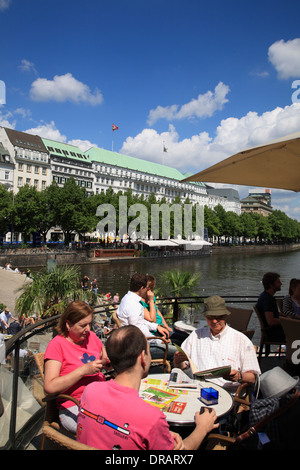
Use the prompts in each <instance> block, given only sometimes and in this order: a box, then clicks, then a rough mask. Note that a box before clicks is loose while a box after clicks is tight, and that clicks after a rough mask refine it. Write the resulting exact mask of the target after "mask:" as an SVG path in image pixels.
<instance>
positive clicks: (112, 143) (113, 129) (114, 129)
mask: <svg viewBox="0 0 300 470" xmlns="http://www.w3.org/2000/svg"><path fill="white" fill-rule="evenodd" d="M117 129H119V128H118V126H116V125H115V124H113V125H112V136H111V151H112V152H113V151H114V131H116V130H117Z"/></svg>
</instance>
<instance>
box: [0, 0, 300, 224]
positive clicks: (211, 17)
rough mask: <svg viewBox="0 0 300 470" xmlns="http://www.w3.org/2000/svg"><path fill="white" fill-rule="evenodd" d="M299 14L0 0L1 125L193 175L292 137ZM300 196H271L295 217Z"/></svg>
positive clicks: (161, 3) (266, 7)
mask: <svg viewBox="0 0 300 470" xmlns="http://www.w3.org/2000/svg"><path fill="white" fill-rule="evenodd" d="M299 17H300V2H298V1H296V0H292V1H291V0H286V1H285V2H275V1H274V0H272V1H271V0H270V1H269V0H260V1H259V2H258V1H256V0H254V1H252V2H241V1H240V0H239V1H235V0H234V1H227V2H225V1H224V0H212V1H211V2H203V1H201V0H185V2H183V1H182V0H172V1H170V0H148V1H144V0H127V1H125V0H114V1H102V0H86V1H85V2H82V1H79V0H72V1H71V0H51V1H50V0H42V1H41V0H0V21H1V35H0V44H1V48H0V57H1V61H0V63H1V68H0V70H1V72H0V80H2V81H4V83H5V85H6V99H5V103H4V104H2V106H1V105H0V125H2V126H6V127H11V128H14V129H17V130H20V131H24V132H31V133H34V134H39V135H41V136H43V137H46V138H50V139H51V138H52V139H54V140H59V141H63V142H68V143H73V144H76V145H79V146H80V147H81V148H82V149H83V150H86V149H88V148H89V147H91V146H92V145H97V146H98V147H103V148H105V149H108V150H111V149H112V140H113V148H114V150H115V151H117V152H120V153H124V154H128V155H132V156H135V157H138V158H143V159H147V160H152V161H156V162H159V163H165V164H167V165H170V166H173V167H176V168H178V169H179V170H180V171H182V172H183V173H185V172H191V173H196V172H198V171H200V170H202V169H205V168H207V167H209V166H211V165H212V164H214V163H216V162H218V161H220V160H222V159H224V158H226V157H229V156H231V155H232V154H234V153H236V152H238V151H241V150H244V149H245V148H248V147H251V146H254V145H260V144H263V143H265V142H268V141H270V140H273V139H276V138H277V137H281V136H284V135H287V134H290V133H293V132H296V131H299V130H300V103H298V102H292V94H293V92H294V91H295V90H294V89H292V84H293V82H294V81H295V80H300V26H299ZM299 97H300V93H299ZM294 101H295V100H294ZM113 123H114V124H116V125H117V126H118V127H119V129H118V130H117V131H115V132H114V133H112V124H113ZM164 145H165V146H166V147H167V149H168V152H167V153H166V152H163V151H162V150H163V146H164ZM237 189H238V190H239V193H240V197H245V196H246V195H247V194H248V188H245V187H242V186H239V187H238V188H237ZM299 201H300V199H299V196H297V194H295V193H292V192H286V191H280V190H272V203H273V206H274V207H275V208H278V209H281V210H283V211H284V212H286V213H287V214H288V215H289V216H290V217H295V218H297V219H298V220H300V204H299Z"/></svg>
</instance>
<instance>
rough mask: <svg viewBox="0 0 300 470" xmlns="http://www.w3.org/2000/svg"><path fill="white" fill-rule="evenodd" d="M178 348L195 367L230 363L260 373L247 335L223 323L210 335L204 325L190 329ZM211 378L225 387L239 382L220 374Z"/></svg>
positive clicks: (229, 387) (241, 370) (236, 385)
mask: <svg viewBox="0 0 300 470" xmlns="http://www.w3.org/2000/svg"><path fill="white" fill-rule="evenodd" d="M181 348H182V349H183V350H184V352H185V353H186V354H188V356H189V357H190V358H191V360H192V361H193V362H194V363H195V365H196V367H197V368H198V371H201V370H206V369H212V368H214V367H222V366H228V365H230V366H231V368H232V369H235V370H238V371H240V372H241V373H243V372H249V371H252V372H254V373H255V374H257V375H260V373H261V371H260V367H259V364H258V361H257V357H256V353H255V350H254V346H253V344H252V342H251V341H250V339H249V338H247V336H246V335H244V334H243V333H241V332H240V331H237V330H235V329H233V328H231V327H230V326H228V325H226V326H225V328H224V330H223V331H221V333H219V334H218V335H215V336H214V335H212V333H211V331H210V328H209V327H208V326H205V327H203V328H199V329H198V330H195V331H193V332H192V333H191V334H190V336H188V338H187V339H186V340H185V341H184V342H183V343H182V345H181ZM211 381H212V382H214V383H216V384H217V385H220V386H221V387H225V388H227V389H232V388H234V389H236V388H237V387H238V385H239V383H238V382H231V381H228V380H225V379H223V378H218V379H213V380H211Z"/></svg>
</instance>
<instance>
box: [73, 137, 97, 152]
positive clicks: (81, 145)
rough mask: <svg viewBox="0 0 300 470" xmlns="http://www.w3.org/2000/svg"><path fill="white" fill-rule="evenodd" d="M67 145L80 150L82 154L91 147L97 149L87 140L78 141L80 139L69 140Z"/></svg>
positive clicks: (95, 145)
mask: <svg viewBox="0 0 300 470" xmlns="http://www.w3.org/2000/svg"><path fill="white" fill-rule="evenodd" d="M68 144H70V145H75V146H76V147H79V148H80V150H82V152H86V151H87V150H89V149H90V148H91V147H97V144H93V143H92V142H90V141H89V140H80V139H73V140H69V141H68Z"/></svg>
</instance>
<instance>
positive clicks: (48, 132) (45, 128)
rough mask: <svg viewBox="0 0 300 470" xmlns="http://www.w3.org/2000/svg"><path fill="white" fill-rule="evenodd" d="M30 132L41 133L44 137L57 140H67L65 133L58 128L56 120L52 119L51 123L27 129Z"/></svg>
mask: <svg viewBox="0 0 300 470" xmlns="http://www.w3.org/2000/svg"><path fill="white" fill-rule="evenodd" d="M24 132H27V133H28V134H33V135H39V136H40V137H44V139H50V140H56V141H57V142H66V141H67V138H66V136H65V135H63V134H61V133H60V131H59V130H58V129H57V128H56V126H55V122H54V121H51V122H50V123H49V124H40V125H39V126H37V127H35V128H32V129H27V130H26V131H24Z"/></svg>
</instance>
